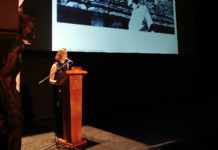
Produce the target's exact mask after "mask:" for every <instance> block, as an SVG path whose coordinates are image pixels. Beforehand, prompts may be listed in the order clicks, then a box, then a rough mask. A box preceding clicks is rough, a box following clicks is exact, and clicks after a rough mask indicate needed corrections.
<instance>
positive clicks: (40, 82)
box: [38, 61, 73, 84]
mask: <svg viewBox="0 0 218 150" xmlns="http://www.w3.org/2000/svg"><path fill="white" fill-rule="evenodd" d="M68 63H69V61H67V62H66V63H64V64H63V65H62V66H61V67H59V68H58V69H57V70H56V71H55V72H53V73H52V74H49V75H48V76H47V77H45V78H44V79H42V80H41V81H39V82H38V84H42V83H43V82H44V81H45V80H47V79H48V78H49V77H50V76H52V75H54V74H55V73H56V72H57V71H59V70H60V69H62V68H63V67H64V66H66V65H67V64H68ZM72 64H73V63H72V62H71V64H70V63H69V66H71V65H72Z"/></svg>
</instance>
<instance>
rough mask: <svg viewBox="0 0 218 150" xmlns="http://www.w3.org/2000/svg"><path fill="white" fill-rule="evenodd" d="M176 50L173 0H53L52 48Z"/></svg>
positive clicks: (76, 50)
mask: <svg viewBox="0 0 218 150" xmlns="http://www.w3.org/2000/svg"><path fill="white" fill-rule="evenodd" d="M59 48H67V49H68V51H72V52H106V53H160V54H178V41H177V26H176V8H175V0H52V50H53V51H57V50H58V49H59Z"/></svg>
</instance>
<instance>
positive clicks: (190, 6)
mask: <svg viewBox="0 0 218 150" xmlns="http://www.w3.org/2000/svg"><path fill="white" fill-rule="evenodd" d="M196 12H198V9H197V2H196V1H195V0H192V1H190V0H185V1H178V0H177V1H176V14H177V16H176V18H177V30H178V48H179V53H180V54H195V53H196V51H197V50H196V30H197V26H196V22H197V19H196V18H197V17H198V13H196ZM24 13H26V14H28V15H30V16H33V17H34V18H36V22H37V24H36V39H35V40H34V42H33V44H32V45H31V46H29V47H28V48H26V49H27V50H40V51H42V50H43V51H51V49H52V39H51V37H52V14H51V13H52V6H51V0H47V1H44V0H37V1H34V0H29V1H25V2H24Z"/></svg>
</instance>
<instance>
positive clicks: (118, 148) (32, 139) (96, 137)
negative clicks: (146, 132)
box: [21, 126, 148, 150]
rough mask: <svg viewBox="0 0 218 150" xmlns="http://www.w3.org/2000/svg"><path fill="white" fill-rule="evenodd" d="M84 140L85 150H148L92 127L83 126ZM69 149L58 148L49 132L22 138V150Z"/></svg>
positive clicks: (139, 144)
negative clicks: (85, 141)
mask: <svg viewBox="0 0 218 150" xmlns="http://www.w3.org/2000/svg"><path fill="white" fill-rule="evenodd" d="M82 135H83V138H84V139H86V140H87V144H86V145H85V146H83V147H82V148H80V149H84V150H128V149H129V150H148V145H146V144H143V143H141V142H138V141H135V140H132V139H128V138H125V137H122V136H119V135H117V134H114V133H110V132H107V131H104V130H102V129H98V128H95V127H92V126H83V128H82ZM66 148H69V147H67V146H66V145H58V147H57V146H56V142H55V134H54V132H47V133H42V134H37V135H32V136H25V137H23V138H22V149H21V150H56V149H66Z"/></svg>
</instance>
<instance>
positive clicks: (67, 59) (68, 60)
mask: <svg viewBox="0 0 218 150" xmlns="http://www.w3.org/2000/svg"><path fill="white" fill-rule="evenodd" d="M65 60H66V61H67V62H70V63H73V61H72V60H71V59H69V58H65Z"/></svg>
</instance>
